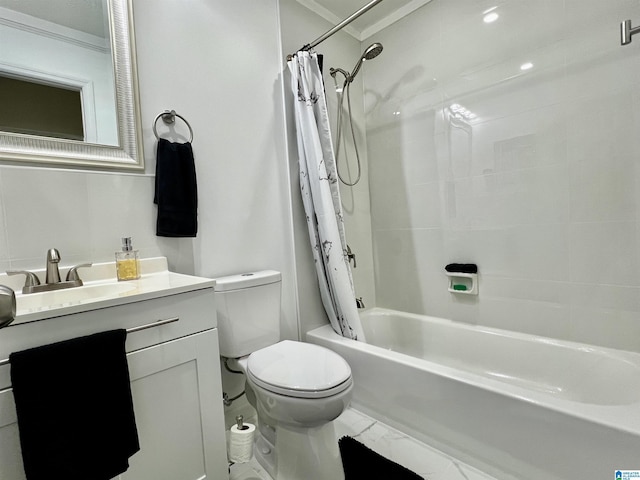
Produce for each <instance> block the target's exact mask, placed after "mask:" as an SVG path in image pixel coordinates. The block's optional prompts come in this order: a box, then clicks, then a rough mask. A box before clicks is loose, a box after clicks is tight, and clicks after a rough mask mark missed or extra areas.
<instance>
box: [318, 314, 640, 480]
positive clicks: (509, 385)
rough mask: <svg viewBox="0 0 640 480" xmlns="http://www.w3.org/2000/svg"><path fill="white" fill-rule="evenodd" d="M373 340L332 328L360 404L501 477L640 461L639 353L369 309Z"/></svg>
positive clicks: (321, 335)
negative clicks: (341, 334)
mask: <svg viewBox="0 0 640 480" xmlns="http://www.w3.org/2000/svg"><path fill="white" fill-rule="evenodd" d="M361 318H362V324H363V329H364V331H365V335H366V337H367V342H368V343H363V342H355V341H353V340H347V339H345V338H342V337H339V336H338V335H336V334H335V333H334V332H333V330H332V329H331V327H330V326H329V325H327V326H324V327H321V328H318V329H315V330H312V331H311V332H309V333H308V334H307V340H308V341H310V342H312V343H317V344H319V345H324V346H326V347H328V348H330V349H332V350H334V351H336V352H338V353H339V354H340V355H342V356H343V357H344V358H345V359H346V360H347V361H348V362H349V364H350V365H351V369H352V371H353V376H354V384H355V388H354V398H353V404H354V406H355V407H356V408H358V409H360V410H362V411H363V412H365V413H369V414H371V415H373V416H375V417H377V418H380V419H381V420H383V421H385V422H387V423H389V424H391V425H393V426H395V427H397V428H398V429H400V430H403V431H405V432H407V433H409V434H411V435H413V436H414V437H416V438H418V439H420V440H423V441H425V442H427V443H429V444H431V445H434V446H435V447H437V448H439V449H441V450H443V451H445V452H447V453H449V454H451V455H453V456H455V457H457V458H459V459H461V460H463V461H465V462H466V463H469V464H471V465H475V466H477V467H478V468H480V469H481V470H484V471H485V472H487V473H489V474H491V475H493V476H495V477H496V478H500V479H503V478H504V479H518V480H521V479H522V480H524V479H527V480H555V479H562V480H569V479H577V478H579V479H581V480H590V479H593V480H601V479H610V478H611V479H613V478H615V476H614V472H615V470H618V469H620V470H636V469H637V470H640V354H636V353H631V352H624V351H619V350H612V349H607V348H600V347H595V346H592V345H585V344H579V343H573V342H564V341H559V340H552V339H549V338H544V337H538V336H534V335H527V334H519V333H514V332H509V331H506V330H498V329H491V328H486V327H477V326H470V325H466V324H462V323H459V322H453V321H450V320H444V319H441V318H435V317H428V316H422V315H413V314H408V313H403V312H397V311H393V310H385V309H379V308H374V309H370V310H365V311H364V312H363V313H362V314H361Z"/></svg>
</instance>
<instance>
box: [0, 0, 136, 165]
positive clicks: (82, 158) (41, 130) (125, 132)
mask: <svg viewBox="0 0 640 480" xmlns="http://www.w3.org/2000/svg"><path fill="white" fill-rule="evenodd" d="M132 13H133V12H132V0H30V1H28V2H25V1H24V0H0V45H1V46H2V47H0V90H1V91H0V104H2V105H4V107H3V108H2V109H0V160H1V161H2V163H5V164H7V163H9V164H20V163H23V162H27V163H32V164H49V165H60V166H80V167H90V168H102V169H119V170H142V169H144V156H143V152H142V144H141V124H140V108H139V99H138V81H137V72H136V58H135V37H134V31H133V16H132ZM9 92H11V93H9ZM3 96H4V97H5V98H4V99H2V97H3Z"/></svg>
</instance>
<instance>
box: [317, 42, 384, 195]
mask: <svg viewBox="0 0 640 480" xmlns="http://www.w3.org/2000/svg"><path fill="white" fill-rule="evenodd" d="M381 52H382V44H381V43H378V42H376V43H372V44H371V45H369V46H368V47H367V48H366V49H365V50H364V52H362V55H360V58H359V59H358V61H357V62H356V64H355V66H354V67H353V70H352V71H351V73H349V72H345V71H344V70H343V69H342V68H331V69H329V74H330V75H331V76H332V77H333V79H334V81H335V79H336V74H337V73H341V74H342V75H343V76H344V84H343V85H342V89H341V90H339V89H338V85H337V83H336V91H337V92H338V93H341V94H342V95H341V96H340V102H339V105H338V129H337V130H338V131H337V142H336V169H337V171H338V178H339V179H340V181H341V182H342V183H344V184H345V185H347V186H349V187H352V186H354V185H355V184H357V183H358V182H359V181H360V175H361V173H362V168H361V166H360V154H359V153H358V143H357V142H356V134H355V132H354V128H353V119H352V115H351V96H350V94H349V86H350V85H351V82H353V79H354V78H355V77H356V75H357V74H358V72H359V71H360V68H361V67H362V64H363V63H364V61H365V60H371V59H373V58H376V57H377V56H378V55H380V53H381ZM345 90H346V91H347V92H346V93H347V106H348V110H349V124H350V125H351V138H352V139H353V147H354V149H355V152H356V159H357V161H358V176H357V178H356V180H355V181H354V182H353V183H349V182H346V181H345V180H344V179H343V178H342V176H341V175H340V169H339V167H338V156H339V153H340V140H341V133H342V105H343V101H344V91H345ZM345 153H346V150H345Z"/></svg>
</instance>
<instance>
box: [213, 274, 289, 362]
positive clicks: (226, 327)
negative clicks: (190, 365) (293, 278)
mask: <svg viewBox="0 0 640 480" xmlns="http://www.w3.org/2000/svg"><path fill="white" fill-rule="evenodd" d="M280 284H281V275H280V272H276V271H274V270H263V271H260V272H250V273H242V274H238V275H230V276H228V277H220V278H216V285H215V298H216V310H217V314H218V333H219V339H220V355H222V356H223V357H229V358H239V357H243V356H245V355H249V354H250V353H252V352H254V351H256V350H259V349H261V348H264V347H267V346H269V345H273V344H274V343H277V342H279V341H280Z"/></svg>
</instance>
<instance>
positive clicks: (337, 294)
mask: <svg viewBox="0 0 640 480" xmlns="http://www.w3.org/2000/svg"><path fill="white" fill-rule="evenodd" d="M288 66H289V70H290V72H291V89H292V92H293V98H294V115H295V121H296V134H297V140H298V156H299V167H300V192H301V194H302V201H303V204H304V209H305V212H306V216H307V227H308V229H309V238H310V240H311V246H312V249H313V257H314V262H315V267H316V273H317V276H318V283H319V285H320V295H321V298H322V304H323V305H324V308H325V310H326V312H327V316H328V317H329V321H330V322H331V326H332V327H333V329H334V330H335V331H336V332H337V333H338V334H340V335H342V336H343V337H347V338H351V339H354V340H362V341H364V333H363V331H362V326H361V324H360V318H359V317H358V309H357V308H356V299H355V291H354V288H353V279H352V277H351V268H350V265H349V262H348V259H347V256H346V246H347V244H346V241H345V235H344V222H343V218H342V206H341V202H340V191H339V190H338V181H337V180H338V177H337V175H336V165H335V159H334V156H333V144H332V141H331V131H330V129H329V115H328V113H327V102H326V99H325V94H324V85H323V82H322V74H321V73H320V68H319V66H318V56H317V54H316V53H310V52H298V53H296V55H295V56H294V57H293V58H292V59H291V60H289V62H288Z"/></svg>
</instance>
